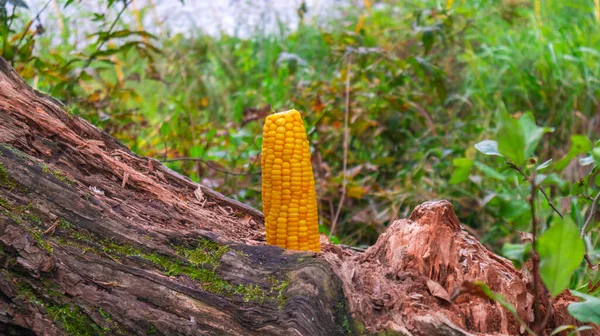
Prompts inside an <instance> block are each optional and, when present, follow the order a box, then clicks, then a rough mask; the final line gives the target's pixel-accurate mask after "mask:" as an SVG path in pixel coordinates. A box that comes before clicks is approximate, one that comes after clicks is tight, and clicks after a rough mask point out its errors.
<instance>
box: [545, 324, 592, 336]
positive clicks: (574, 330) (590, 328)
mask: <svg viewBox="0 0 600 336" xmlns="http://www.w3.org/2000/svg"><path fill="white" fill-rule="evenodd" d="M571 329H573V332H571V333H570V334H569V336H575V335H580V333H579V331H584V330H592V329H594V328H592V327H590V326H581V327H579V328H577V326H574V325H563V326H560V327H558V328H556V329H554V331H553V332H552V334H550V336H552V335H557V334H559V333H560V332H562V331H566V330H571Z"/></svg>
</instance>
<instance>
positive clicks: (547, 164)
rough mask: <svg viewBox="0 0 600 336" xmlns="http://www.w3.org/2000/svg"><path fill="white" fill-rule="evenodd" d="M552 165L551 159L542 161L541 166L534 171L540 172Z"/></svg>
mask: <svg viewBox="0 0 600 336" xmlns="http://www.w3.org/2000/svg"><path fill="white" fill-rule="evenodd" d="M551 164H552V159H550V160H547V161H544V162H543V163H542V164H540V165H539V166H537V168H536V170H537V171H540V170H542V169H544V168H548V167H549V166H550V165H551Z"/></svg>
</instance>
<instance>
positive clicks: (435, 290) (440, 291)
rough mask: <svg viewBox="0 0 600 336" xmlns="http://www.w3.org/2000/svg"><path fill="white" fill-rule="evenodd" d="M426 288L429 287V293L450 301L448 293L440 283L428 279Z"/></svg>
mask: <svg viewBox="0 0 600 336" xmlns="http://www.w3.org/2000/svg"><path fill="white" fill-rule="evenodd" d="M427 289H429V293H431V295H433V296H435V297H436V298H438V299H440V300H444V301H446V302H450V295H448V292H447V291H446V290H445V289H444V287H442V285H440V284H439V283H437V282H436V281H433V280H431V279H428V280H427Z"/></svg>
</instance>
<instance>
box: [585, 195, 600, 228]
mask: <svg viewBox="0 0 600 336" xmlns="http://www.w3.org/2000/svg"><path fill="white" fill-rule="evenodd" d="M598 199H600V192H598V195H596V197H594V200H593V201H592V208H591V209H590V213H589V214H588V217H587V219H586V220H585V224H583V227H582V228H581V238H583V237H584V236H585V231H586V230H587V227H588V226H589V225H590V223H591V222H592V219H593V218H594V215H595V214H596V205H598Z"/></svg>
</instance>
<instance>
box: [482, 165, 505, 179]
mask: <svg viewBox="0 0 600 336" xmlns="http://www.w3.org/2000/svg"><path fill="white" fill-rule="evenodd" d="M475 166H476V167H477V169H479V170H481V172H482V173H483V174H485V175H486V176H488V177H491V178H494V179H496V180H500V181H504V180H505V179H506V176H504V175H502V174H500V173H499V172H497V171H496V170H495V169H494V168H492V167H489V166H486V165H484V164H483V163H481V162H479V161H475Z"/></svg>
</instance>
